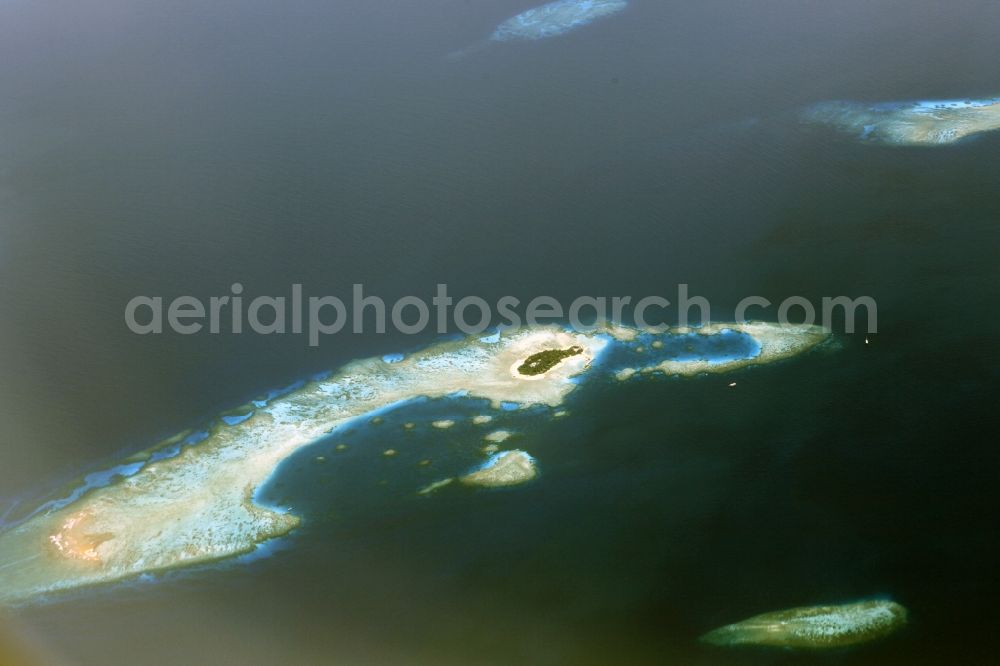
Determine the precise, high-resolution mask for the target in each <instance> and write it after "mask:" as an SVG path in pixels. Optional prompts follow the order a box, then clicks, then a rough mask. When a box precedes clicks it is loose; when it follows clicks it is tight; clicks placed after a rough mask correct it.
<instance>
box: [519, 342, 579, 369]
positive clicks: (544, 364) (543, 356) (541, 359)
mask: <svg viewBox="0 0 1000 666" xmlns="http://www.w3.org/2000/svg"><path fill="white" fill-rule="evenodd" d="M582 353H583V347H579V346H577V345H573V346H572V347H570V348H569V349H546V350H545V351H540V352H538V353H537V354H532V355H531V356H529V357H528V358H526V359H524V363H522V364H521V365H519V366H518V367H517V371H518V372H519V373H521V374H522V375H526V376H528V377H536V376H538V375H544V374H545V373H546V372H548V371H549V370H551V369H552V368H554V367H556V366H557V365H559V363H560V362H561V361H562V360H563V359H566V358H569V357H570V356H577V355H579V354H582Z"/></svg>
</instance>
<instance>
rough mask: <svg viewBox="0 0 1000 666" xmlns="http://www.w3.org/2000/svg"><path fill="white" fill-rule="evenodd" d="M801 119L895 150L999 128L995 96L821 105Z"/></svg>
mask: <svg viewBox="0 0 1000 666" xmlns="http://www.w3.org/2000/svg"><path fill="white" fill-rule="evenodd" d="M802 117H803V119H804V120H805V122H808V123H815V124H822V125H828V126H830V127H834V128H836V129H838V130H840V131H842V132H846V133H848V134H851V135H853V136H855V137H857V138H858V139H859V140H862V141H867V142H872V143H884V144H889V145H897V146H940V145H946V144H950V143H954V142H956V141H959V140H960V139H964V138H966V137H968V136H972V135H974V134H979V133H982V132H990V131H993V130H996V129H1000V97H994V98H989V99H982V100H971V99H970V100H937V101H933V100H932V101H917V102H889V103H881V104H864V103H861V102H844V101H835V102H822V103H820V104H816V105H813V106H811V107H809V108H807V109H806V110H805V111H804V112H803V114H802Z"/></svg>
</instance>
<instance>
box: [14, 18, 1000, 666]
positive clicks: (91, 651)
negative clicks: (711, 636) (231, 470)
mask: <svg viewBox="0 0 1000 666" xmlns="http://www.w3.org/2000/svg"><path fill="white" fill-rule="evenodd" d="M529 4H530V3H522V2H516V1H514V0H495V1H493V2H485V1H482V2H481V1H476V2H465V1H459V0H433V1H429V2H421V3H409V2H402V1H401V0H399V1H396V0H392V1H389V0H386V1H382V0H378V1H372V0H368V1H365V2H361V1H360V0H358V1H354V0H348V1H344V2H336V3H319V2H315V1H314V0H305V1H293V2H288V3H281V4H280V5H279V4H274V3H265V2H257V1H250V2H239V3H237V2H211V3H209V2H202V1H200V0H190V1H185V2H176V3H163V2H152V1H150V0H139V1H134V0H133V1H129V2H125V1H124V0H121V1H119V0H108V1H102V2H97V1H96V0H83V1H77V2H52V3H30V2H26V1H24V0H15V1H14V2H9V3H6V4H5V5H4V6H3V8H0V90H2V91H3V93H2V95H0V312H2V313H3V314H2V317H0V370H2V372H0V497H3V498H5V501H7V500H6V498H27V499H26V500H25V501H26V502H27V503H28V504H30V501H31V500H30V498H32V497H42V496H44V495H46V494H47V493H49V492H50V491H52V490H54V489H55V488H57V487H58V486H59V485H60V484H62V483H64V482H66V481H68V480H70V479H73V478H75V477H76V476H78V475H80V474H83V473H88V472H95V471H97V470H100V469H103V468H105V467H106V466H107V465H109V464H111V463H114V462H115V461H116V460H118V459H120V458H122V457H124V456H127V455H128V454H129V453H131V452H134V451H137V450H139V449H141V448H144V447H146V446H149V445H150V444H152V443H154V442H156V441H158V440H159V439H161V438H162V437H165V436H169V435H172V434H174V433H175V432H177V431H179V430H182V429H184V428H198V427H199V426H200V425H201V424H203V423H204V422H205V421H206V419H209V418H211V417H213V416H214V415H216V414H218V413H219V412H220V411H222V410H226V409H230V408H233V407H235V406H237V405H240V404H242V403H244V402H246V401H247V400H250V399H252V398H253V397H255V396H259V395H261V394H262V393H264V392H266V391H267V390H268V389H271V388H274V387H278V386H285V385H288V384H291V383H292V382H294V381H296V380H299V379H303V378H307V377H309V376H311V375H312V374H313V373H315V372H318V371H322V370H325V369H329V368H333V367H336V366H338V365H339V364H341V363H343V362H345V361H347V360H349V359H352V358H357V357H362V356H374V355H382V354H388V353H395V352H399V351H401V350H408V349H412V348H414V347H415V346H419V345H421V344H423V343H426V342H428V341H430V340H431V339H433V337H434V336H433V335H432V334H427V335H423V336H403V335H399V334H390V335H383V336H379V335H341V336H335V337H334V338H332V339H331V340H329V341H327V342H325V343H324V344H323V345H322V346H321V347H319V348H318V349H310V348H309V347H308V346H307V345H306V342H305V340H303V339H302V337H299V336H291V335H289V336H275V337H262V336H249V335H243V336H233V335H219V336H210V335H196V336H178V335H166V336H161V337H138V336H135V335H132V334H131V333H129V332H128V330H127V329H126V328H125V326H124V323H123V316H122V315H123V310H124V306H125V303H126V302H127V301H128V299H130V298H131V297H132V296H135V295H137V294H152V295H163V296H165V297H167V298H172V297H174V296H178V295H182V294H193V295H197V296H201V297H207V296H210V295H217V294H225V293H227V291H228V288H229V285H230V284H232V283H233V282H236V281H239V282H241V283H243V284H244V285H245V288H246V291H247V293H250V294H274V295H280V294H285V293H287V291H288V288H289V287H290V285H291V284H292V283H302V284H304V285H305V288H306V290H307V292H309V293H315V294H326V293H330V294H339V295H346V294H348V293H349V292H350V285H351V284H353V283H355V282H359V283H364V285H365V288H366V291H368V292H369V293H375V294H379V295H381V296H383V297H384V298H386V299H394V298H398V297H399V296H402V295H406V294H417V295H423V296H430V295H432V294H433V293H434V287H435V285H436V284H437V283H439V282H446V283H448V284H449V286H450V287H451V291H452V292H453V293H454V294H455V295H456V296H462V295H466V294H475V295H479V296H482V297H484V298H486V299H487V300H490V301H495V300H496V299H497V298H498V297H500V296H502V295H507V294H511V295H515V296H517V297H519V298H522V299H523V300H527V299H530V298H531V297H533V296H536V295H539V294H547V295H552V296H555V297H558V298H562V299H565V300H567V301H568V300H570V299H572V298H574V297H576V296H579V295H609V296H611V295H632V296H634V297H641V296H645V295H654V294H661V295H665V296H667V297H671V295H672V294H674V293H675V291H676V285H677V284H678V283H682V282H683V283H688V284H690V285H691V291H692V293H695V294H699V295H703V296H705V297H707V298H708V299H709V300H710V301H711V303H712V306H713V313H712V317H713V319H717V320H723V321H724V320H726V319H727V318H729V317H731V316H732V311H733V309H734V307H735V305H736V303H737V302H738V301H739V299H741V298H742V297H744V296H747V295H751V294H757V295H762V296H764V297H767V298H769V299H771V300H772V301H775V302H777V301H780V300H781V299H783V298H785V297H787V296H789V295H802V296H805V297H807V298H810V299H818V298H820V297H822V296H837V295H848V296H859V295H870V296H873V297H874V298H876V300H877V302H878V305H879V332H878V334H877V335H872V336H870V340H869V344H865V343H864V340H863V336H851V335H843V334H842V335H840V345H841V348H840V349H839V350H836V351H831V352H829V353H815V354H809V355H807V356H803V357H801V358H798V359H794V360H790V361H788V362H783V363H780V364H776V365H773V366H768V367H762V368H757V369H750V370H746V371H742V372H740V373H737V374H735V375H733V376H728V375H727V376H721V375H720V376H717V377H716V376H709V377H705V378H690V379H666V378H662V377H648V378H642V379H636V380H632V381H629V382H624V383H618V382H615V381H614V380H612V379H611V378H608V377H605V378H603V379H597V380H595V381H592V382H585V383H583V384H581V386H580V387H579V389H578V390H577V391H575V392H574V393H573V394H572V395H571V396H570V398H569V400H568V402H567V405H566V409H567V410H568V411H569V412H570V414H569V415H568V416H566V417H563V418H554V417H553V416H552V415H551V413H546V412H538V413H530V414H525V413H521V412H509V413H508V412H502V413H499V415H498V418H497V421H496V422H495V423H494V424H491V426H489V427H490V428H492V427H494V426H495V427H497V428H500V427H503V428H507V429H510V430H512V431H515V432H516V433H517V435H516V438H515V439H513V440H511V441H510V446H517V447H518V448H523V449H525V450H528V451H530V452H531V453H532V455H534V456H536V458H537V459H538V460H539V464H540V467H541V470H542V474H541V476H540V477H539V479H538V480H537V481H536V482H535V483H533V484H531V485H528V486H525V487H522V488H518V489H511V490H505V491H497V492H472V491H469V490H468V489H463V488H458V487H448V488H444V489H442V490H441V491H439V492H438V493H436V494H435V495H433V496H431V497H420V496H417V495H416V494H415V493H414V490H415V489H416V488H419V487H421V486H422V485H424V484H425V483H427V482H429V481H432V480H434V479H436V478H438V477H439V475H441V476H450V475H453V474H455V473H458V472H461V471H464V470H466V469H468V468H470V467H472V466H473V465H475V464H477V461H481V459H482V458H481V453H480V451H479V447H480V446H481V445H482V444H483V442H482V441H481V436H482V431H483V429H482V428H481V427H478V426H472V425H470V424H468V423H466V422H465V421H462V422H461V423H459V424H458V425H456V426H455V427H454V428H452V429H449V430H440V431H439V430H436V429H431V428H430V426H429V425H428V422H429V421H430V420H432V419H438V418H456V419H457V418H459V417H463V418H464V417H465V416H467V415H468V414H472V413H478V412H479V410H480V409H481V406H480V405H475V404H468V403H464V402H462V401H448V402H445V403H436V402H424V403H415V404H411V405H407V406H405V407H403V408H401V409H400V411H399V412H396V413H391V414H387V415H385V421H384V422H383V423H382V424H380V425H378V426H373V425H372V426H365V425H359V426H358V427H357V428H356V429H354V430H353V431H352V432H350V433H349V434H346V435H344V436H343V438H344V439H343V443H347V444H348V445H349V448H348V449H347V450H346V451H343V452H339V453H338V452H337V451H336V449H335V448H334V447H335V446H336V444H337V443H340V442H339V440H338V441H332V440H331V441H330V442H320V443H318V444H317V445H316V447H315V448H314V450H310V451H307V452H303V453H302V455H301V456H298V457H296V458H295V459H293V460H291V461H289V462H288V463H287V465H285V466H284V467H283V469H282V472H281V474H279V475H278V477H276V478H275V479H274V480H273V482H272V484H271V485H269V487H268V488H267V489H265V491H266V493H267V494H268V497H270V498H272V499H274V500H275V501H278V502H281V503H284V504H286V505H287V506H290V507H292V508H294V509H295V510H297V511H299V512H301V513H302V515H303V516H304V524H303V527H302V529H301V530H299V531H297V532H296V533H295V534H293V535H292V536H291V537H290V538H289V539H288V540H287V541H286V542H282V543H281V544H277V545H275V546H274V547H272V548H269V549H268V550H267V551H266V552H264V553H261V554H259V555H260V556H258V557H256V558H249V560H248V561H247V560H241V561H238V562H234V563H230V564H227V565H221V566H215V567H204V568H198V569H194V570H191V571H189V572H177V573H175V574H171V575H168V576H165V577H161V578H156V579H154V580H144V581H138V582H136V583H134V584H128V585H121V586H113V587H109V588H106V589H103V590H93V591H88V592H86V593H80V594H74V595H71V596H69V597H67V598H64V599H61V600H58V601H56V602H53V603H51V604H48V605H45V606H41V607H38V608H33V609H27V610H24V611H21V612H20V613H19V615H18V618H17V620H18V621H19V622H21V623H22V624H23V625H24V626H26V627H27V628H28V629H30V630H31V631H32V632H33V633H34V635H35V636H37V637H38V639H39V640H40V641H41V642H43V643H45V644H47V645H49V646H51V648H52V649H53V650H54V651H55V652H57V653H60V654H63V655H64V656H65V657H66V658H67V661H68V663H82V664H117V663H126V662H128V663H134V662H135V661H136V660H140V661H142V663H148V664H175V663H204V664H223V663H252V664H257V663H282V664H314V663H336V664H349V665H353V664H462V665H467V664H589V663H594V664H607V663H622V664H646V663H649V664H654V663H678V664H684V665H687V664H706V665H713V666H714V665H716V664H722V665H725V664H755V665H756V664H829V663H838V664H852V665H853V664H878V665H879V666H885V665H888V664H907V665H912V664H953V663H991V659H992V658H993V654H994V649H993V647H992V645H991V644H990V641H989V637H990V636H991V635H992V633H991V632H992V620H991V618H992V607H993V599H994V598H995V597H996V594H997V592H998V590H997V586H996V583H995V582H994V579H995V576H993V575H992V570H993V568H994V563H995V561H996V559H997V555H998V551H1000V548H998V544H997V540H996V537H995V529H994V527H993V523H994V522H995V520H994V517H995V516H996V515H997V509H998V508H1000V506H998V504H1000V495H998V494H997V491H996V481H997V471H996V470H997V469H998V466H997V463H998V462H1000V461H998V459H997V458H998V453H997V451H998V449H997V447H996V446H995V440H996V436H995V434H996V432H997V426H998V422H997V413H996V409H995V405H996V386H997V382H998V381H1000V376H998V375H1000V372H998V370H1000V357H998V354H997V352H996V345H995V341H996V339H997V337H998V334H1000V317H998V315H997V311H996V309H995V303H997V302H998V296H1000V293H998V285H1000V279H998V278H1000V268H998V263H997V257H998V252H1000V226H998V224H1000V199H998V198H997V183H998V182H1000V161H998V160H997V159H996V154H997V150H998V148H1000V136H983V137H980V138H978V139H977V140H974V141H969V142H965V143H962V144H960V145H957V146H954V147H949V148H945V149H938V150H929V149H892V148H888V147H878V146H870V145H862V144H860V143H856V142H853V141H851V140H850V139H849V138H845V137H840V136H836V135H833V134H831V133H828V132H824V131H822V130H816V129H811V128H806V127H803V126H801V125H800V124H799V123H798V121H797V119H796V116H795V111H796V109H798V108H800V107H802V106H804V105H808V104H812V103H815V102H818V101H822V100H827V99H854V100H870V101H873V102H878V101H892V100H901V99H927V98H943V99H952V98H959V99H964V98H967V97H989V96H995V95H996V94H998V91H1000V77H998V75H997V70H996V66H995V64H996V57H995V51H996V48H995V45H996V31H997V29H998V27H1000V7H998V6H997V5H996V3H993V2H985V1H984V2H973V1H961V2H953V3H949V4H947V5H944V4H940V3H933V2H929V1H926V2H925V1H915V2H908V3H898V2H871V1H870V0H868V1H865V2H862V1H860V0H857V1H854V0H851V1H848V2H838V3H818V2H792V1H790V0H788V1H785V0H781V1H778V0H768V1H767V2H759V3H739V2H735V1H722V0H719V1H717V2H701V3H696V4H692V3H674V2H642V1H640V0H634V2H633V3H632V6H631V7H630V8H629V10H627V11H626V12H623V13H622V14H621V15H620V16H617V17H613V18H609V19H607V20H605V21H602V22H600V23H595V24H593V25H592V26H588V27H587V28H585V29H582V30H580V31H578V32H576V33H572V34H569V35H566V36H563V37H560V38H558V39H552V40H548V41H544V42H537V43H523V44H502V45H497V46H496V47H495V48H491V49H487V50H484V51H481V52H479V53H476V54H475V55H474V56H470V57H469V58H466V59H463V60H461V61H458V62H454V61H449V60H448V59H446V58H445V55H446V54H448V53H450V52H452V51H454V50H456V49H461V48H464V47H466V46H468V45H470V44H474V43H476V42H477V41H478V40H481V39H482V38H484V37H485V36H487V35H488V34H489V33H490V31H492V29H493V28H494V27H495V25H496V24H497V23H498V22H499V21H501V20H503V19H505V18H507V17H508V16H510V15H512V14H514V13H516V12H518V11H521V10H522V9H525V8H526V6H527V5H529ZM627 360H628V359H627V358H623V359H622V363H623V364H625V362H626V361H627ZM731 381H737V386H736V387H735V388H730V387H729V386H728V384H729V383H730V382H731ZM407 421H413V422H415V423H416V424H417V426H416V428H415V429H414V431H413V432H406V431H404V429H403V428H402V426H401V423H403V422H407ZM387 448H393V449H396V450H398V451H399V455H398V456H395V457H392V458H386V457H384V456H382V455H381V453H382V452H383V451H384V450H385V449H387ZM319 455H322V456H324V457H325V461H324V462H317V461H316V460H315V458H316V456H319ZM424 459H428V460H430V461H431V464H430V465H425V466H420V465H418V463H419V462H420V461H421V460H424ZM22 508H23V507H22ZM5 510H6V509H5V508H0V513H2V512H3V511H5ZM872 596H888V597H892V598H894V599H896V600H897V601H899V602H901V603H903V604H905V605H906V606H907V607H908V608H909V609H910V611H911V618H912V622H911V624H910V626H909V627H908V628H907V629H906V630H905V631H904V632H902V633H900V634H899V635H898V636H896V637H894V638H892V639H890V640H888V641H885V642H883V643H879V644H875V645H871V646H868V647H864V648H859V649H855V650H851V651H848V652H844V653H837V654H833V655H795V654H790V653H783V652H777V653H776V652H767V651H762V652H756V651H750V652H719V651H716V650H710V649H707V648H705V647H702V646H700V645H699V644H698V643H697V642H696V638H697V636H699V635H700V634H701V633H702V632H704V631H706V630H708V629H711V628H713V627H715V626H717V625H719V624H723V623H727V622H731V621H735V620H738V619H741V618H744V617H747V616H749V615H753V614H755V613H759V612H764V611H768V610H775V609H779V608H783V607H789V606H795V605H803V604H815V603H826V602H832V601H846V600H853V599H858V598H866V597H872Z"/></svg>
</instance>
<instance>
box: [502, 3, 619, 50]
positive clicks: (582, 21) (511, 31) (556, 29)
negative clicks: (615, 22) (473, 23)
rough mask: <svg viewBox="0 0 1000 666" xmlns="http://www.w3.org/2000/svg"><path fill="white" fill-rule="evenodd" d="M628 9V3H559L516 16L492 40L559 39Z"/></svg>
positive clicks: (506, 22) (507, 21)
mask: <svg viewBox="0 0 1000 666" xmlns="http://www.w3.org/2000/svg"><path fill="white" fill-rule="evenodd" d="M627 6H628V3H627V2H626V1H625V0H556V2H550V3H548V4H545V5H541V6H540V7H534V8H532V9H529V10H527V11H524V12H521V13H520V14H518V15H517V16H512V17H511V18H509V19H507V20H506V21H504V22H503V23H501V24H500V25H499V26H497V29H496V30H495V31H494V32H493V35H492V37H491V39H493V40H494V41H498V42H505V41H509V40H512V39H544V38H546V37H555V36H556V35H562V34H564V33H567V32H569V31H570V30H573V29H574V28H579V27H581V26H584V25H587V24H588V23H591V22H592V21H595V20H596V19H599V18H602V17H604V16H610V15H611V14H615V13H617V12H620V11H622V10H623V9H625V7H627Z"/></svg>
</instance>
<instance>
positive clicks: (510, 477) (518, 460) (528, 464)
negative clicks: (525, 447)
mask: <svg viewBox="0 0 1000 666" xmlns="http://www.w3.org/2000/svg"><path fill="white" fill-rule="evenodd" d="M536 476H538V467H537V466H536V465H535V459H534V458H532V457H531V456H530V455H528V454H527V453H525V452H524V451H517V450H515V451H503V452H500V453H497V454H496V455H494V456H493V457H492V458H490V459H489V460H488V461H486V464H485V465H483V466H482V467H480V468H479V469H477V470H476V471H474V472H470V473H469V474H466V475H465V476H462V477H459V479H458V480H459V481H460V482H461V483H463V484H465V485H467V486H479V487H482V488H503V487H505V486H516V485H520V484H522V483H527V482H528V481H531V480H532V479H534V478H535V477H536Z"/></svg>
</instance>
